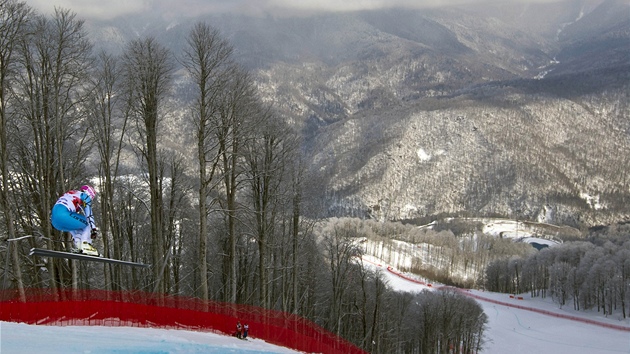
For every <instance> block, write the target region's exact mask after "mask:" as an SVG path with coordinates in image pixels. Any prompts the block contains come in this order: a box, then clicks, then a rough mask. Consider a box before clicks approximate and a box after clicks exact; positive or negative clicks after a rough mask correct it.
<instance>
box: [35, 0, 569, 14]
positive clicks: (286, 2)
mask: <svg viewBox="0 0 630 354" xmlns="http://www.w3.org/2000/svg"><path fill="white" fill-rule="evenodd" d="M25 1H26V3H27V4H29V5H31V6H32V7H34V8H35V9H37V10H38V11H40V12H44V13H49V12H51V11H53V9H54V8H55V7H61V8H66V9H70V10H72V11H74V12H76V13H77V14H78V15H79V16H80V17H113V16H117V15H122V14H128V13H136V12H146V11H159V12H161V13H164V14H165V15H168V14H180V15H192V14H195V15H197V14H199V13H202V12H204V13H221V12H242V13H248V14H274V13H282V12H292V11H314V10H319V11H353V10H359V9H376V8H384V7H394V6H396V7H400V6H404V7H427V6H441V5H453V4H456V3H457V4H462V3H473V2H478V1H483V0H25ZM507 1H513V2H525V1H527V2H544V1H552V0H507ZM556 1H557V0H556Z"/></svg>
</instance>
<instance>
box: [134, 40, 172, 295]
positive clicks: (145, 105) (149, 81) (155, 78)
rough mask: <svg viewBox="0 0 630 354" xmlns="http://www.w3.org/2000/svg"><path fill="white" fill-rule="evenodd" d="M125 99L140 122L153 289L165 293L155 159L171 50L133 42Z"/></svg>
mask: <svg viewBox="0 0 630 354" xmlns="http://www.w3.org/2000/svg"><path fill="white" fill-rule="evenodd" d="M124 63H125V73H126V74H125V80H126V84H125V86H126V89H127V90H129V92H128V94H129V96H130V97H131V99H129V101H128V102H130V104H131V105H132V111H133V114H134V115H135V117H136V119H137V120H138V121H139V123H140V124H138V130H139V134H140V136H141V137H143V139H144V141H143V143H144V145H143V146H142V148H141V150H142V155H143V157H144V158H145V160H146V164H147V169H148V179H149V194H150V198H151V202H150V209H151V241H152V242H151V243H152V244H151V246H152V252H151V254H152V261H153V267H152V268H153V278H154V279H153V281H154V282H155V291H156V292H158V293H159V294H163V293H164V292H165V287H164V282H163V281H162V279H161V276H162V274H161V269H163V267H164V264H163V263H164V261H165V260H164V230H163V227H164V225H163V222H162V219H163V212H164V210H163V209H164V206H163V201H162V190H161V184H160V173H159V172H160V171H159V158H158V148H157V140H158V122H159V121H160V119H161V117H160V113H159V108H160V105H161V104H162V101H163V99H164V98H165V97H166V94H167V93H168V89H169V86H170V83H171V80H172V78H171V77H172V71H173V63H172V62H171V54H170V52H169V51H168V50H167V49H166V48H164V47H163V46H161V45H160V44H158V43H157V41H156V40H155V39H154V38H146V39H139V40H135V41H132V42H131V43H130V44H129V45H128V47H127V49H126V51H125V54H124Z"/></svg>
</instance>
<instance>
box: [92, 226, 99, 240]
mask: <svg viewBox="0 0 630 354" xmlns="http://www.w3.org/2000/svg"><path fill="white" fill-rule="evenodd" d="M90 237H92V239H95V238H97V237H98V229H96V228H94V229H92V233H91V234H90Z"/></svg>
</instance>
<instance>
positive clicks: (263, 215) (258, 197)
mask: <svg viewBox="0 0 630 354" xmlns="http://www.w3.org/2000/svg"><path fill="white" fill-rule="evenodd" d="M257 117H258V120H257V122H256V123H255V124H254V126H256V127H257V129H255V130H254V132H253V135H252V138H251V139H248V140H247V144H246V146H245V149H244V150H245V152H244V155H245V160H246V162H247V180H248V181H249V186H250V193H251V194H250V195H251V201H252V207H253V213H254V224H255V225H254V229H255V238H256V243H257V245H258V277H259V279H258V296H259V299H258V300H259V306H262V307H266V308H268V307H270V305H271V304H270V298H271V297H270V294H269V277H268V273H269V270H270V269H271V268H272V267H273V264H272V263H271V261H270V258H271V257H273V258H275V259H281V256H279V255H278V256H274V255H270V254H269V253H270V251H272V250H273V248H272V247H271V246H272V245H273V244H274V240H273V237H274V234H275V233H276V226H277V225H279V224H281V222H280V217H281V216H282V206H283V205H285V204H288V203H289V202H290V200H288V199H287V197H286V196H285V195H286V191H287V186H288V185H289V184H290V183H291V181H290V177H291V176H290V175H289V173H288V172H289V167H290V162H291V161H290V160H291V159H292V158H293V157H294V154H293V153H294V151H295V149H297V145H296V142H297V140H296V138H295V135H294V134H292V132H291V130H290V129H289V127H287V126H286V125H285V124H284V122H283V121H281V120H280V118H279V117H277V116H274V115H273V113H272V112H270V111H268V110H267V111H261V112H260V113H259V114H258V115H257ZM281 248H282V246H280V247H278V249H281Z"/></svg>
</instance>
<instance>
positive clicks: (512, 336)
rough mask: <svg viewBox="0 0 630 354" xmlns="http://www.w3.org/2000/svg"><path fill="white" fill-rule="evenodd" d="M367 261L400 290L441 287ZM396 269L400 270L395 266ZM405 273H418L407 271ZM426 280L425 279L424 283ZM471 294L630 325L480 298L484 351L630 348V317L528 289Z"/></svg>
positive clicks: (584, 352) (586, 353) (578, 352)
mask: <svg viewBox="0 0 630 354" xmlns="http://www.w3.org/2000/svg"><path fill="white" fill-rule="evenodd" d="M366 260H367V262H365V263H364V264H366V265H367V266H370V267H373V268H375V269H378V270H380V271H381V272H382V274H383V275H384V276H385V278H386V279H387V281H388V283H389V286H390V287H391V288H392V289H394V290H397V291H407V292H421V291H423V290H435V289H437V288H439V286H438V285H436V284H431V286H429V283H426V281H422V280H421V279H420V281H419V282H414V281H410V280H406V279H404V278H403V277H400V276H398V275H396V274H394V273H392V272H390V271H387V266H388V265H386V264H383V263H381V262H379V261H378V260H376V259H374V258H369V257H368V258H367V259H366ZM394 271H395V270H394ZM405 277H413V276H412V275H405ZM422 282H424V283H425V284H421V283H422ZM469 293H470V294H472V295H476V296H477V297H481V298H485V299H488V300H490V301H501V302H504V303H507V304H510V303H513V304H515V305H518V306H525V307H531V308H537V309H541V310H546V311H549V312H554V313H558V314H564V315H570V316H575V317H582V318H587V319H591V320H596V321H598V322H602V323H604V324H611V325H621V326H623V327H626V328H627V329H628V330H626V331H623V330H616V329H610V328H605V327H601V326H598V325H593V324H587V323H582V322H579V321H574V320H569V319H564V318H558V317H553V316H550V315H545V314H541V313H537V312H532V311H529V310H525V309H519V308H514V307H510V306H507V305H500V304H495V303H493V302H490V301H483V300H477V302H478V303H479V304H480V305H481V307H482V308H483V310H484V312H485V313H486V315H487V316H488V324H487V326H488V328H487V330H486V332H485V337H486V339H487V342H486V344H485V345H484V346H483V352H484V353H510V354H530V353H572V354H599V353H602V354H604V353H630V319H625V320H624V319H621V318H619V317H620V315H619V316H617V317H615V316H610V317H608V318H606V317H603V316H602V315H601V314H599V313H597V312H595V313H592V312H584V311H572V310H568V309H567V308H566V307H565V308H564V309H559V308H558V305H556V304H554V303H553V302H552V301H551V299H550V298H547V299H540V298H531V297H530V296H529V295H528V294H523V295H518V296H514V295H512V296H510V295H508V294H498V293H487V292H483V291H476V290H471V291H469Z"/></svg>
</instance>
